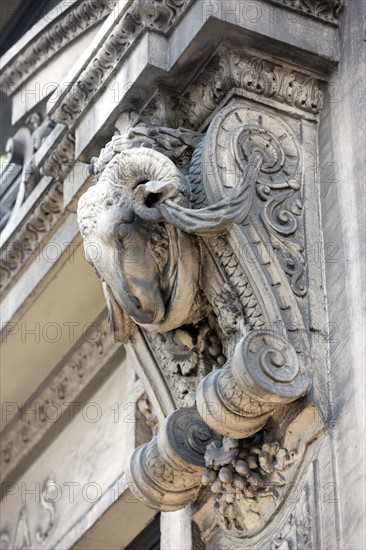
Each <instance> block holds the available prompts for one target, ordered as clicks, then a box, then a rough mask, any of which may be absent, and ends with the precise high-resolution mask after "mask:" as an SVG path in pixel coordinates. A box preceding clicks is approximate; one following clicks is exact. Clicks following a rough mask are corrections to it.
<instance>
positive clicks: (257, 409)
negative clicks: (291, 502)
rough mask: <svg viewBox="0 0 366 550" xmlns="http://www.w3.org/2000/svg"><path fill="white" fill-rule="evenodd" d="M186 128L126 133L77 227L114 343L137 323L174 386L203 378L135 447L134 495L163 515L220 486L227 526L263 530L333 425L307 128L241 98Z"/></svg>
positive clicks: (107, 158)
mask: <svg viewBox="0 0 366 550" xmlns="http://www.w3.org/2000/svg"><path fill="white" fill-rule="evenodd" d="M293 128H295V130H294V129H293ZM186 134H187V132H186V131H184V130H182V129H175V130H173V129H167V128H155V129H154V128H150V129H149V127H148V126H142V127H141V129H139V128H138V127H137V128H134V129H133V132H130V133H127V134H126V135H125V136H121V137H115V138H113V140H112V142H111V143H110V144H108V145H107V147H106V149H105V150H103V151H102V153H101V156H100V158H99V159H98V160H97V161H96V163H95V169H96V176H97V183H96V185H95V186H94V187H91V188H90V189H89V190H88V192H87V193H86V195H85V196H84V197H82V199H81V200H80V203H79V209H78V217H79V223H80V228H81V232H82V234H83V237H84V243H85V247H86V252H87V257H88V258H89V261H90V262H91V263H92V264H93V265H94V267H95V268H96V270H97V273H98V274H99V276H100V277H101V279H102V280H103V284H104V288H105V291H106V296H107V303H108V307H109V310H110V321H111V327H112V329H113V330H114V333H115V337H116V338H117V339H119V340H122V341H123V340H124V341H128V340H131V339H132V345H133V334H134V327H135V325H139V330H140V331H141V334H143V335H144V338H145V341H146V344H147V346H148V347H149V348H150V350H151V353H152V355H153V356H154V357H155V360H156V368H157V369H159V370H160V371H161V372H163V373H164V375H165V376H166V380H167V383H168V385H170V386H171V388H172V392H173V390H174V391H175V389H176V388H177V387H178V386H179V384H176V381H177V379H178V378H179V377H181V378H187V377H188V376H191V380H192V379H193V384H191V386H189V385H184V386H183V387H184V388H186V389H185V390H184V391H185V393H189V390H188V389H187V388H189V387H190V388H192V389H191V390H190V391H191V398H192V401H193V402H194V403H195V404H196V406H195V407H185V408H181V409H178V410H176V411H175V412H173V413H172V414H170V415H169V416H168V417H167V419H166V420H165V422H164V424H163V425H162V426H161V428H160V431H159V433H158V435H157V436H155V437H153V439H152V440H151V442H150V443H148V444H146V445H144V446H142V447H140V448H138V449H136V450H135V452H134V453H133V455H132V458H131V461H130V465H129V472H128V479H129V482H130V484H131V487H133V488H134V491H135V492H136V495H137V496H138V497H139V498H140V499H141V500H142V501H143V502H145V503H146V504H147V505H149V506H152V507H153V508H157V509H159V510H164V511H171V510H177V509H179V508H182V507H184V506H185V505H186V504H188V503H189V502H194V501H196V500H197V498H198V496H199V495H200V494H202V491H205V487H207V488H208V489H206V491H207V492H209V491H211V492H212V493H214V494H215V495H216V496H215V501H216V504H215V507H214V511H215V512H216V515H217V521H218V523H219V524H220V525H221V526H222V527H223V528H224V529H228V530H230V531H232V532H233V533H234V534H236V535H238V536H251V535H253V534H254V533H256V532H258V530H260V529H262V528H263V527H264V525H265V523H266V522H267V521H268V520H269V518H270V517H271V516H272V515H273V514H274V512H275V511H276V510H277V508H278V506H279V505H280V504H281V501H282V499H283V497H284V495H285V494H286V493H287V491H288V490H289V489H290V486H291V482H292V480H293V479H294V477H295V476H296V473H297V472H298V470H299V468H300V466H301V464H302V462H303V459H304V456H305V450H306V448H307V445H308V444H309V443H310V442H311V441H313V440H314V439H315V438H316V437H317V436H318V435H319V434H320V433H321V431H322V429H323V428H322V423H321V422H320V421H319V418H320V416H319V415H318V413H317V412H316V408H315V406H314V405H312V402H311V400H310V398H309V397H306V396H307V394H308V393H309V390H310V388H311V384H312V365H313V360H312V356H311V346H310V342H309V336H308V332H307V329H306V325H305V322H304V317H303V312H304V311H305V310H306V307H307V301H306V300H307V298H306V296H307V279H306V260H305V255H304V248H305V242H304V231H303V226H304V219H303V205H302V193H301V186H302V178H303V170H304V168H303V166H304V161H303V158H302V153H301V143H300V140H299V135H300V134H299V131H298V126H297V123H296V124H294V125H293V124H292V121H291V119H290V117H289V116H283V115H282V116H281V115H280V114H278V113H276V112H274V110H273V109H271V108H268V106H267V107H266V108H263V109H261V108H259V107H258V105H255V106H253V104H252V103H251V102H250V101H247V100H245V99H243V98H242V97H234V98H232V99H231V101H229V103H228V105H226V106H225V107H223V108H222V109H221V110H220V111H219V112H218V114H217V115H216V116H215V117H214V118H213V120H212V122H211V124H210V127H209V129H208V131H207V133H206V134H205V135H201V136H199V135H197V133H195V132H192V133H191V138H190V139H188V140H187V135H186ZM140 136H145V138H144V139H143V140H142V142H141V138H140ZM145 139H146V140H147V141H145ZM189 144H191V145H193V144H194V145H193V146H192V147H191V148H192V149H194V152H193V154H191V158H190V162H189V163H187V147H189V146H190V145H189ZM180 146H182V149H180V154H177V155H176V156H174V152H176V153H177V151H178V150H179V147H180ZM180 155H181V156H180ZM173 158H174V161H173ZM92 244H94V245H95V244H99V245H100V247H99V248H100V250H101V252H102V253H101V254H100V255H99V257H98V258H94V257H91V255H90V249H89V246H90V245H92ZM244 252H245V253H244ZM88 254H89V255H88ZM248 254H249V256H248ZM252 258H254V259H255V260H254V261H253V260H252ZM249 260H250V261H249ZM137 262H138V263H137ZM213 335H214V340H213V341H214V342H215V345H214V346H212V344H211V343H210V342H212V336H213ZM158 336H159V337H158ZM210 338H211V340H210ZM217 341H218V342H219V343H220V345H221V348H220V345H216V342H217ZM215 346H216V347H217V349H215ZM209 350H211V351H210V352H209ZM187 356H192V358H193V357H194V361H192V363H191V364H190V365H189V367H188V368H187V365H186V362H187ZM219 358H220V360H219ZM222 358H224V361H222ZM161 363H163V365H162V364H161ZM177 400H178V397H177ZM185 403H187V401H186V402H185Z"/></svg>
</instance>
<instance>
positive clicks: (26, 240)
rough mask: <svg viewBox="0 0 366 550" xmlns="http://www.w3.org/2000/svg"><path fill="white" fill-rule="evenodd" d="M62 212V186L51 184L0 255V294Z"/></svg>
mask: <svg viewBox="0 0 366 550" xmlns="http://www.w3.org/2000/svg"><path fill="white" fill-rule="evenodd" d="M62 211H63V184H62V183H61V182H60V181H55V182H52V183H51V184H50V186H49V188H48V189H47V191H46V193H45V194H44V195H43V197H42V198H41V200H40V201H39V202H38V204H37V205H36V206H35V208H34V210H33V211H31V212H29V213H28V215H27V216H26V218H25V219H23V220H22V223H21V224H20V225H19V226H18V228H17V231H16V233H15V235H13V237H12V239H11V241H9V243H5V244H4V245H3V246H2V248H1V252H0V288H1V290H2V291H4V290H5V288H6V287H7V286H8V285H9V284H10V282H11V281H12V280H13V278H14V277H15V276H16V275H17V273H18V272H19V271H20V269H22V268H23V267H24V265H25V262H26V261H27V260H28V259H29V258H30V257H31V256H32V255H33V254H34V253H35V252H38V249H39V246H40V245H41V243H42V241H43V240H44V239H45V238H47V236H49V233H50V231H51V229H52V228H53V227H54V226H55V224H56V223H57V221H58V220H59V218H60V217H61V215H62Z"/></svg>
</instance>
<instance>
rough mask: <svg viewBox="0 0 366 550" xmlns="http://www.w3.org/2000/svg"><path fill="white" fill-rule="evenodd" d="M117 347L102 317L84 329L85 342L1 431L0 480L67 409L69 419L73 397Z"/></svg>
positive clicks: (74, 400) (72, 410)
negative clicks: (86, 335)
mask: <svg viewBox="0 0 366 550" xmlns="http://www.w3.org/2000/svg"><path fill="white" fill-rule="evenodd" d="M119 347H120V344H118V343H116V342H115V341H114V339H113V335H112V334H111V333H110V331H109V329H108V322H107V320H106V318H105V316H104V317H103V318H102V319H100V320H99V321H96V323H95V326H94V325H93V326H92V327H91V328H90V329H88V339H85V337H83V338H82V339H80V341H79V342H78V343H77V344H76V349H75V351H74V353H73V354H72V355H71V357H69V358H68V359H67V360H66V361H64V362H63V363H62V364H61V365H59V367H57V368H56V370H55V374H54V375H53V376H52V377H51V379H50V380H48V381H47V385H46V386H45V387H44V388H43V389H42V390H41V391H40V392H39V393H38V394H37V395H36V396H33V398H32V400H31V401H30V402H27V403H23V404H22V407H21V409H20V412H19V414H18V415H17V417H16V418H14V419H12V420H11V421H10V423H9V424H8V425H7V426H6V427H5V428H4V431H3V432H2V437H1V447H0V449H1V457H0V460H1V472H2V477H3V480H5V479H6V478H7V476H8V475H9V473H10V472H11V471H12V470H14V468H16V467H17V466H18V465H19V464H20V463H21V462H22V460H23V459H24V458H25V457H26V456H27V455H28V454H29V452H30V451H31V450H32V449H33V448H34V447H35V446H36V444H37V443H39V441H40V440H41V439H42V438H43V437H44V436H45V435H46V433H47V432H48V431H49V430H50V429H51V428H52V427H53V426H54V425H55V422H56V420H58V419H60V418H61V416H62V415H64V414H67V411H68V410H69V414H70V415H72V417H71V418H69V420H70V421H72V420H73V416H74V415H75V414H76V412H75V409H76V408H77V396H78V395H79V394H80V392H81V391H82V390H83V389H84V388H85V387H86V386H87V384H88V383H89V382H90V381H91V380H92V378H93V377H94V376H95V375H96V374H97V373H98V372H99V371H100V369H101V368H102V366H103V365H104V364H105V363H106V361H107V360H108V359H109V358H110V357H111V356H112V355H113V353H114V352H115V351H116V350H117V349H118V348H119ZM70 405H74V406H71V408H69V406H70Z"/></svg>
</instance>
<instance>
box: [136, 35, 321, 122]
mask: <svg viewBox="0 0 366 550" xmlns="http://www.w3.org/2000/svg"><path fill="white" fill-rule="evenodd" d="M233 89H238V90H240V91H241V92H242V93H244V94H245V93H248V94H249V95H250V94H253V97H254V98H255V97H256V96H258V100H259V101H261V100H262V98H265V99H266V100H267V101H268V102H269V103H270V104H271V105H276V104H284V105H286V106H289V107H290V108H296V109H298V110H299V114H300V116H301V112H305V113H309V115H310V116H313V117H315V118H316V117H317V115H319V113H320V111H321V109H322V106H323V101H324V94H323V81H322V80H321V79H318V78H316V77H314V76H312V75H310V74H306V73H304V72H302V71H301V70H299V69H298V68H294V67H292V66H290V65H288V64H286V63H281V62H278V61H273V60H270V59H267V58H266V57H263V56H261V57H259V56H258V54H257V53H256V52H253V53H248V52H246V53H243V52H240V51H236V50H235V49H233V48H232V47H230V46H220V47H219V49H218V50H217V52H216V54H215V55H213V56H212V58H211V60H210V61H209V63H208V64H207V65H206V66H205V67H204V68H203V69H202V71H201V72H200V74H199V76H198V78H197V79H196V80H194V81H193V82H192V83H190V85H189V86H188V88H187V89H185V90H182V92H181V95H180V96H179V97H173V96H171V95H170V93H169V90H164V89H159V90H157V91H156V92H155V95H154V96H153V97H152V98H151V100H150V101H149V102H148V105H147V106H144V108H143V110H142V111H141V119H142V120H145V121H146V122H149V123H150V124H155V125H171V126H173V127H176V126H186V127H189V128H192V129H193V130H199V129H200V128H201V126H202V125H203V124H204V123H205V121H207V119H208V118H209V117H210V115H211V114H212V113H213V112H214V111H215V110H216V109H217V107H218V106H219V105H220V104H221V102H222V101H223V100H224V98H225V96H227V95H228V94H229V93H230V92H231V90H233ZM163 106H164V108H163Z"/></svg>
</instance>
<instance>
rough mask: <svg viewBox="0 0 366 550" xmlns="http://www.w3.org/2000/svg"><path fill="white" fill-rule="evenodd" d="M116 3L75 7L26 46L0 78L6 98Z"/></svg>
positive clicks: (91, 1) (98, 0) (104, 0)
mask: <svg viewBox="0 0 366 550" xmlns="http://www.w3.org/2000/svg"><path fill="white" fill-rule="evenodd" d="M117 2H118V0H84V1H82V2H78V3H76V5H74V6H72V8H71V9H70V10H69V11H68V12H67V13H66V14H65V15H63V16H61V17H60V18H57V19H56V21H55V22H54V23H51V25H50V27H49V28H48V29H46V30H45V31H44V32H42V34H41V35H40V36H37V37H36V38H35V40H34V41H33V42H32V43H30V44H27V47H26V48H25V49H24V50H23V51H22V52H21V53H20V54H19V55H17V56H16V58H15V60H14V61H13V62H10V63H9V65H6V66H5V68H4V71H3V72H2V74H0V88H1V90H3V91H4V92H5V93H7V94H12V93H14V92H15V91H16V90H18V89H19V88H20V86H21V85H22V84H23V82H25V80H26V79H27V78H28V77H29V75H30V74H31V73H33V72H35V71H36V70H37V69H38V68H39V67H41V66H42V65H43V64H44V63H45V62H46V61H47V60H48V59H50V58H51V57H52V56H53V55H55V53H57V52H58V51H60V49H62V48H63V47H65V46H67V45H68V44H69V43H70V42H71V41H72V40H74V39H75V38H76V37H77V36H79V35H80V34H82V33H83V32H85V31H86V30H87V29H89V28H90V27H92V26H93V25H96V24H97V23H100V21H101V20H103V19H104V18H105V17H107V15H109V13H110V12H111V11H112V10H113V8H114V6H115V5H116V4H117Z"/></svg>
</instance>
